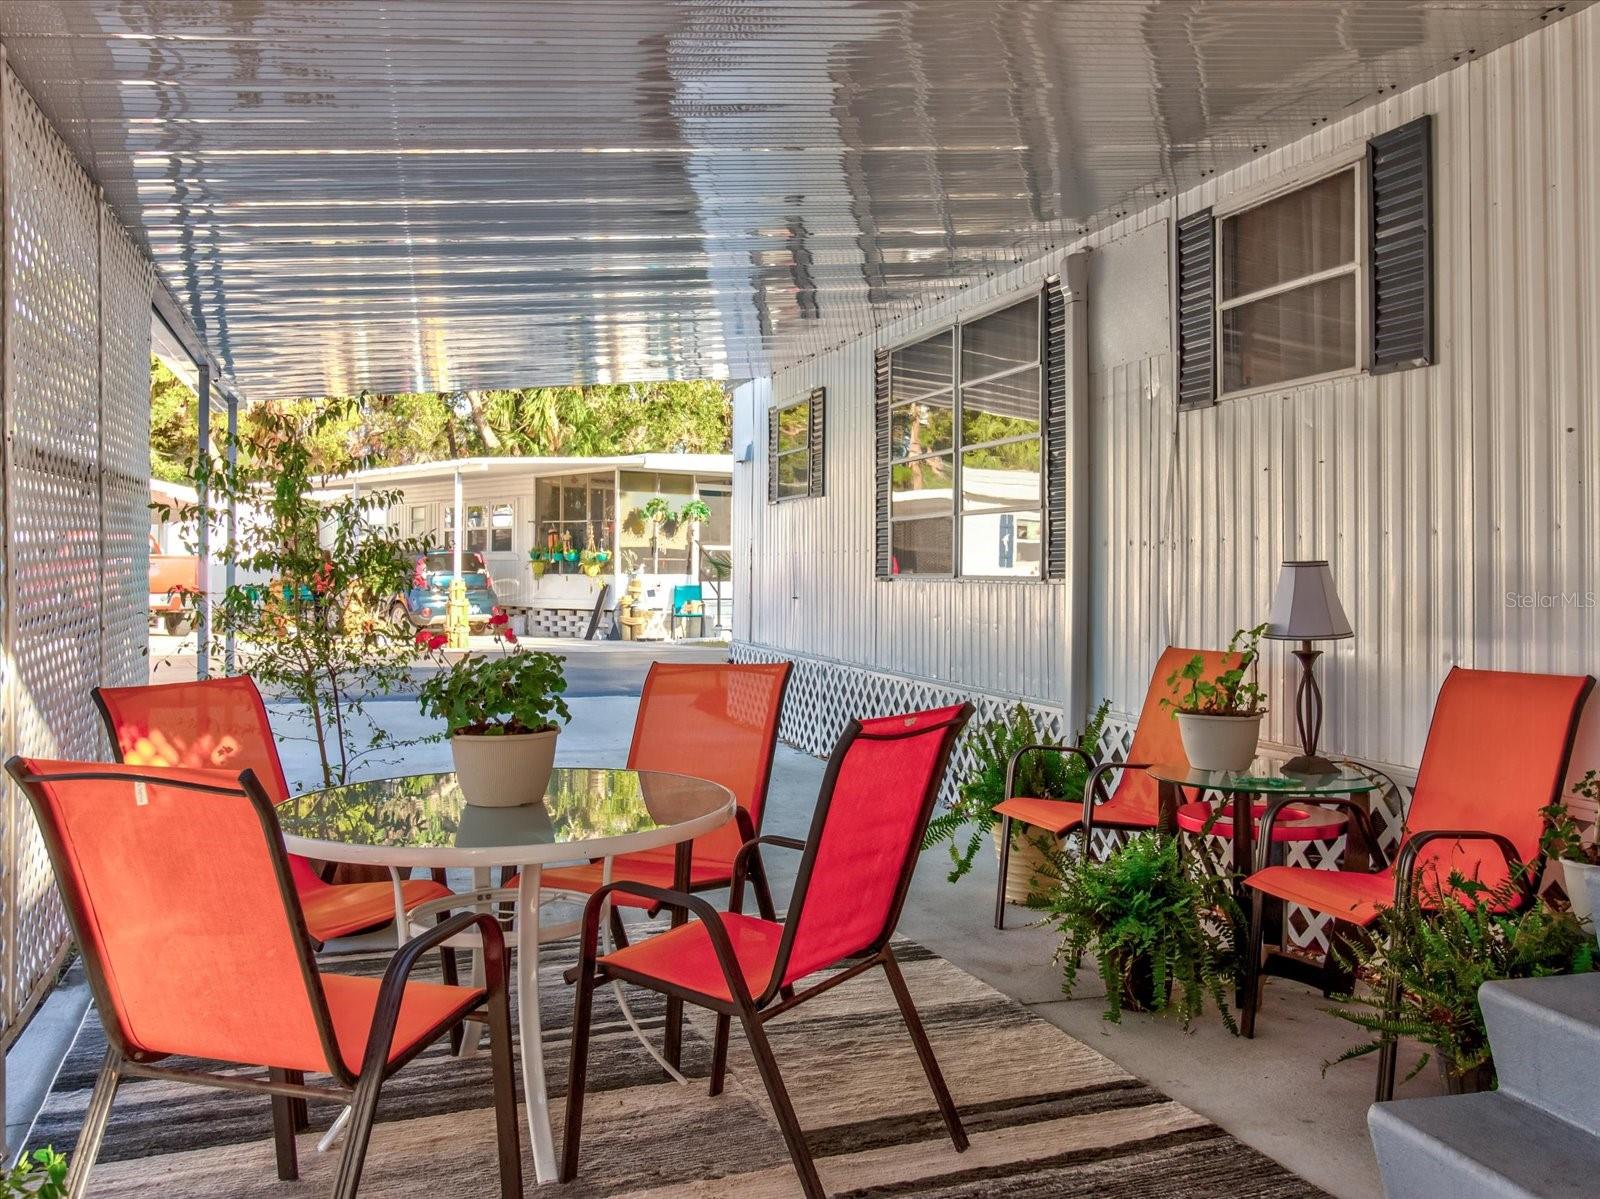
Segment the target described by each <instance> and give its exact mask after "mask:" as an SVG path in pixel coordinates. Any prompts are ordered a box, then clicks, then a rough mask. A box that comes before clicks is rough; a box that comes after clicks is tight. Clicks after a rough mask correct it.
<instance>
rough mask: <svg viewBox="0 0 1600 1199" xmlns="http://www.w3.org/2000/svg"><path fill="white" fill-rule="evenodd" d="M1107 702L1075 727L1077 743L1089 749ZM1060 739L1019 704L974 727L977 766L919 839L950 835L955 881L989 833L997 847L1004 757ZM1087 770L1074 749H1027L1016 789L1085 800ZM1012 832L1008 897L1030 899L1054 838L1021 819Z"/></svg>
mask: <svg viewBox="0 0 1600 1199" xmlns="http://www.w3.org/2000/svg"><path fill="white" fill-rule="evenodd" d="M1109 708H1110V703H1109V702H1102V703H1101V704H1100V706H1099V707H1098V708H1096V709H1095V711H1094V714H1093V715H1091V716H1090V717H1089V722H1088V724H1086V725H1085V726H1084V728H1083V731H1082V732H1081V733H1079V735H1078V744H1079V745H1081V746H1085V747H1090V748H1091V749H1092V747H1093V746H1095V745H1097V744H1099V741H1100V733H1101V731H1102V729H1103V728H1104V727H1105V719H1106V712H1107V711H1108V709H1109ZM1055 743H1056V742H1055V741H1054V739H1053V738H1051V737H1050V736H1049V735H1048V734H1046V733H1043V732H1041V731H1040V730H1039V728H1038V726H1037V725H1036V724H1034V720H1033V714H1032V713H1031V712H1029V711H1028V709H1027V708H1026V707H1025V706H1024V705H1022V704H1018V705H1017V706H1016V707H1015V708H1013V709H1012V710H1011V711H1010V712H1007V713H1005V714H1004V715H1002V716H998V717H996V718H994V719H992V720H987V721H985V722H984V723H982V724H980V725H978V726H977V728H976V729H974V730H973V732H972V740H971V741H970V742H969V745H968V748H969V750H970V752H971V755H972V766H971V768H970V770H969V771H968V772H967V774H966V777H965V778H964V779H963V780H962V782H961V784H960V785H959V787H958V788H957V791H956V798H955V800H954V801H953V802H952V803H951V804H950V806H949V807H948V808H947V809H945V810H944V811H943V812H940V813H939V814H938V815H937V816H935V817H934V818H933V820H932V821H931V822H929V824H928V831H927V833H926V835H925V836H924V837H923V840H922V847H923V848H924V849H930V848H932V847H933V846H935V845H938V844H940V843H941V842H948V843H949V849H950V862H951V869H950V873H949V876H948V877H949V879H950V881H951V882H957V881H959V880H960V879H961V878H962V877H963V876H964V875H966V874H967V873H968V872H969V871H970V870H971V869H972V866H973V863H974V862H975V861H976V860H977V856H978V850H979V849H980V848H982V846H983V843H984V841H985V840H988V839H990V838H993V840H994V846H995V851H996V853H998V852H999V849H1000V834H999V828H1000V817H999V816H998V815H996V814H995V810H994V809H995V806H996V805H997V804H999V803H1001V802H1002V801H1003V800H1004V799H1005V797H1006V765H1007V764H1008V763H1009V762H1010V761H1011V756H1012V755H1013V754H1014V753H1016V752H1017V750H1019V749H1021V748H1022V747H1023V746H1024V745H1053V744H1055ZM1088 774H1089V768H1088V766H1087V764H1086V763H1085V762H1084V760H1083V759H1082V758H1080V757H1078V756H1077V755H1076V754H1060V753H1043V752H1041V753H1032V754H1028V755H1026V756H1025V757H1024V758H1023V759H1022V761H1021V762H1020V763H1019V764H1018V767H1017V778H1016V789H1017V794H1018V795H1031V796H1036V797H1038V798H1040V799H1064V800H1077V801H1081V800H1082V799H1083V788H1084V784H1085V782H1086V780H1087V778H1088ZM1012 837H1013V843H1012V853H1011V859H1010V863H1009V866H1008V867H1007V871H1006V899H1007V900H1009V901H1010V902H1012V903H1027V902H1028V899H1029V897H1030V896H1031V895H1033V894H1034V893H1035V892H1036V891H1037V890H1038V889H1039V888H1038V885H1037V883H1036V882H1035V879H1036V878H1037V877H1038V875H1039V873H1040V871H1041V870H1044V869H1045V868H1046V866H1047V863H1048V858H1047V856H1046V854H1047V850H1048V849H1049V848H1051V846H1050V842H1051V841H1053V840H1054V839H1053V838H1046V837H1037V838H1034V837H1030V836H1028V835H1027V833H1026V831H1025V830H1024V829H1022V828H1020V827H1019V828H1017V829H1015V830H1013V832H1012ZM1040 842H1043V843H1044V844H1043V846H1041V844H1039V843H1040Z"/></svg>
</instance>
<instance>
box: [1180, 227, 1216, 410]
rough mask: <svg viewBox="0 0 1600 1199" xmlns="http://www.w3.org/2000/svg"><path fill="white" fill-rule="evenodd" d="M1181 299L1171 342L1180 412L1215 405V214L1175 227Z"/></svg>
mask: <svg viewBox="0 0 1600 1199" xmlns="http://www.w3.org/2000/svg"><path fill="white" fill-rule="evenodd" d="M1177 260H1178V269H1177V289H1176V290H1177V296H1176V303H1175V304H1174V305H1173V308H1174V321H1173V323H1174V325H1175V326H1176V327H1175V328H1174V330H1173V342H1174V343H1175V344H1174V348H1175V349H1176V350H1177V353H1178V407H1179V408H1204V407H1206V406H1208V405H1210V404H1214V403H1216V401H1217V322H1216V313H1217V300H1216V222H1215V221H1214V220H1212V218H1211V209H1209V208H1208V209H1206V210H1205V211H1204V212H1197V213H1195V214H1194V215H1193V216H1186V217H1184V218H1183V219H1182V220H1181V221H1179V222H1178V224H1177Z"/></svg>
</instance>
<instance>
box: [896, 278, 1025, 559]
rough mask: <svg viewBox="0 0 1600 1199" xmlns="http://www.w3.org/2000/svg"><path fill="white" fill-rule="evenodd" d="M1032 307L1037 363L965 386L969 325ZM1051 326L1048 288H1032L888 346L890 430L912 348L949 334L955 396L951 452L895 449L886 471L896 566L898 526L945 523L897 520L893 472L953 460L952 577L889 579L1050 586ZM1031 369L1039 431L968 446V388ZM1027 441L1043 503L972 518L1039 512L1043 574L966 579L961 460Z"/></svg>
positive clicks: (986, 511) (980, 512)
mask: <svg viewBox="0 0 1600 1199" xmlns="http://www.w3.org/2000/svg"><path fill="white" fill-rule="evenodd" d="M1029 302H1031V303H1032V304H1033V305H1034V322H1035V328H1036V333H1037V336H1036V337H1035V339H1034V358H1033V361H1032V362H1031V363H1026V362H1025V363H1021V364H1019V365H1017V366H1011V367H1006V368H1005V369H1003V370H998V371H993V372H991V373H990V374H987V375H983V376H980V377H978V378H975V379H972V380H970V381H968V382H966V383H963V382H962V379H961V353H962V343H963V337H962V334H963V330H964V329H965V328H966V326H968V325H975V324H977V323H978V322H979V321H981V320H984V319H985V318H987V317H991V316H994V315H995V314H996V313H1000V312H1005V311H1006V310H1007V309H1010V308H1016V307H1020V306H1021V305H1023V304H1025V303H1029ZM1047 321H1048V314H1047V313H1046V311H1045V302H1044V290H1043V285H1042V284H1041V286H1040V287H1037V288H1032V289H1029V290H1028V291H1023V292H1013V293H1011V294H1010V295H1009V296H1007V297H1006V298H1005V299H1003V300H997V301H996V302H994V303H993V304H987V305H984V306H983V307H982V308H975V309H973V310H972V312H971V313H970V314H967V315H963V316H962V317H961V318H960V319H957V320H954V321H951V322H949V323H948V324H944V325H940V326H938V327H937V328H933V329H927V330H924V331H922V332H921V333H919V334H918V335H917V336H915V337H912V338H908V339H906V340H904V341H900V342H897V343H896V344H894V345H891V346H888V347H886V349H887V351H888V355H889V392H888V394H889V403H888V406H887V419H888V420H889V422H890V426H891V428H892V427H893V423H894V414H895V411H896V410H897V409H898V408H900V407H902V405H901V404H896V403H895V402H894V378H895V358H896V355H898V354H899V353H900V352H901V351H903V350H908V349H911V348H912V347H913V346H917V345H920V344H921V343H922V342H925V341H931V340H932V339H934V338H936V337H939V336H941V335H942V334H944V333H949V334H950V388H949V392H950V448H949V449H948V450H930V451H928V452H926V453H920V454H916V455H914V456H912V457H908V458H896V457H895V454H894V449H893V446H892V444H891V446H890V450H889V458H888V462H887V463H886V466H887V468H888V471H887V473H888V481H887V484H886V485H887V487H888V489H889V496H888V500H889V513H888V526H889V554H890V558H891V561H892V560H893V556H894V544H895V541H894V526H895V525H896V524H901V523H907V522H910V521H917V520H937V519H940V518H939V517H937V516H934V517H929V516H901V517H897V516H895V513H894V468H895V467H896V466H906V465H909V464H911V463H914V462H925V461H928V460H931V459H935V458H943V457H946V456H948V457H949V458H950V459H951V468H950V478H951V491H950V513H949V518H948V519H949V520H950V524H951V529H950V570H949V572H948V573H938V574H935V573H931V572H925V571H919V572H917V573H915V574H906V573H899V572H897V573H894V574H892V575H890V578H892V579H905V580H913V579H928V580H934V581H951V582H956V583H960V582H975V583H1022V584H1028V583H1046V582H1049V581H1050V580H1049V579H1048V578H1047V577H1046V569H1045V552H1046V543H1047V541H1048V537H1049V532H1048V528H1049V491H1050V489H1049V480H1048V479H1047V478H1046V473H1047V472H1046V458H1047V456H1048V454H1047V448H1046V439H1047V436H1048V431H1047V424H1048V421H1047V419H1046V397H1045V378H1044V371H1045V358H1046V352H1047V347H1046V345H1045V339H1046V337H1047V336H1048V326H1047ZM1028 370H1033V371H1035V372H1037V380H1038V387H1037V397H1038V404H1039V414H1038V429H1037V430H1036V431H1035V432H1033V433H1022V434H1017V435H1014V436H1011V437H1000V438H995V439H993V440H990V441H978V442H973V443H972V444H971V445H968V444H966V443H965V442H964V441H963V439H962V438H963V430H962V425H963V423H964V422H963V419H962V418H963V415H964V407H965V405H964V402H963V393H964V391H965V389H966V388H968V387H976V386H980V385H982V384H985V383H991V382H993V381H995V380H997V379H1003V378H1005V377H1007V376H1008V375H1016V374H1022V373H1023V372H1025V371H1028ZM944 390H945V389H944V388H935V389H934V390H933V391H930V392H926V393H924V395H925V396H926V395H934V394H941V393H943V392H944ZM912 402H914V401H904V403H905V404H909V403H912ZM1024 441H1034V442H1037V443H1038V445H1039V498H1038V503H1037V504H1035V505H1034V506H1033V507H1032V508H984V509H981V510H976V511H974V512H972V513H971V514H970V515H973V516H1007V515H1011V516H1016V515H1018V514H1019V513H1032V512H1037V513H1038V517H1039V533H1040V537H1039V546H1040V555H1039V571H1038V573H1037V574H1032V575H1023V574H967V573H964V572H963V571H962V569H961V559H962V550H963V548H964V547H963V544H962V541H963V538H962V524H963V519H964V516H965V515H967V514H966V513H965V512H964V511H963V504H962V497H963V482H964V481H963V477H962V476H963V468H962V459H963V458H964V457H965V455H966V454H968V453H970V452H972V451H974V450H983V449H992V448H995V447H998V446H1004V445H1012V444H1016V443H1020V442H1024Z"/></svg>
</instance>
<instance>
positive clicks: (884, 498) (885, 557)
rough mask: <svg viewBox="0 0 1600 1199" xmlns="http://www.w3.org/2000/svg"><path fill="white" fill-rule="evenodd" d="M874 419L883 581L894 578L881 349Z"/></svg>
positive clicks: (876, 542) (884, 354)
mask: <svg viewBox="0 0 1600 1199" xmlns="http://www.w3.org/2000/svg"><path fill="white" fill-rule="evenodd" d="M873 390H874V403H873V419H874V420H876V422H877V425H876V428H877V436H876V437H875V438H874V439H873V455H874V457H873V461H874V463H875V465H876V469H875V471H874V475H873V483H874V486H875V487H876V493H875V502H874V504H873V522H874V527H873V541H872V545H873V561H874V570H873V573H874V574H876V575H877V576H878V578H880V579H890V578H893V577H894V571H893V569H892V568H891V564H890V560H889V351H888V350H879V351H878V357H877V364H876V370H875V372H874V378H873Z"/></svg>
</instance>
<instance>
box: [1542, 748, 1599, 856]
mask: <svg viewBox="0 0 1600 1199" xmlns="http://www.w3.org/2000/svg"><path fill="white" fill-rule="evenodd" d="M1572 794H1574V795H1580V796H1582V797H1583V798H1584V799H1587V800H1588V801H1589V802H1590V804H1600V773H1597V772H1595V771H1593V770H1590V771H1588V772H1587V773H1585V774H1584V776H1583V777H1582V778H1581V779H1579V780H1578V781H1577V782H1576V783H1573V784H1572ZM1539 814H1540V815H1541V816H1543V817H1544V834H1543V836H1542V837H1541V838H1540V840H1539V848H1540V850H1541V851H1542V852H1543V854H1544V856H1545V857H1546V858H1548V859H1550V860H1551V861H1566V862H1582V863H1584V864H1585V865H1588V866H1600V844H1596V843H1595V842H1594V841H1588V840H1585V839H1584V836H1583V829H1582V828H1581V827H1580V826H1579V824H1578V822H1577V820H1576V819H1574V818H1573V815H1572V810H1571V809H1570V808H1568V807H1567V801H1566V800H1565V799H1559V798H1558V799H1557V800H1556V801H1555V802H1554V803H1552V804H1550V805H1549V806H1548V807H1545V808H1541V809H1539Z"/></svg>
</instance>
